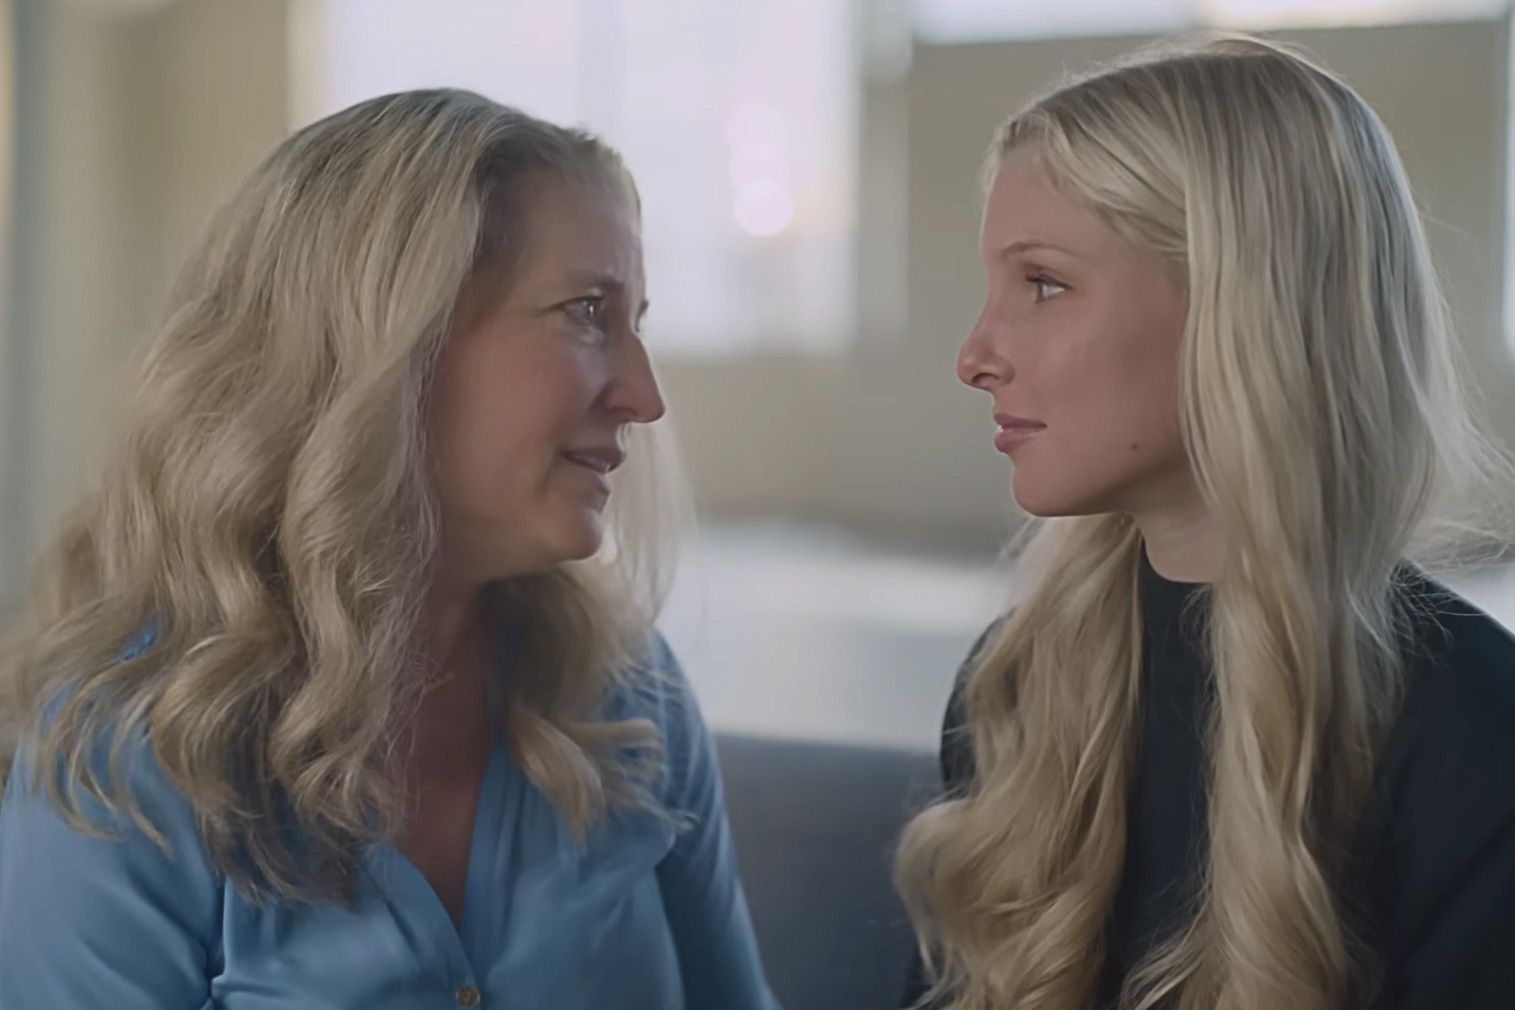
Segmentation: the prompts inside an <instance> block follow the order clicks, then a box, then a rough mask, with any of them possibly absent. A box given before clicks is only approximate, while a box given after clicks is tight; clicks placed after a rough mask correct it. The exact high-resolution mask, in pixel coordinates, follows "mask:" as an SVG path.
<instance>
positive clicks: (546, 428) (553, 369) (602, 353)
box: [429, 178, 664, 585]
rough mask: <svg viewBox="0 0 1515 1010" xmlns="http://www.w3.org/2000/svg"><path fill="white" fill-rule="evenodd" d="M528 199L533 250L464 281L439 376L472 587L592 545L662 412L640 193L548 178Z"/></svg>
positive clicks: (454, 559)
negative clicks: (632, 441)
mask: <svg viewBox="0 0 1515 1010" xmlns="http://www.w3.org/2000/svg"><path fill="white" fill-rule="evenodd" d="M520 199H521V204H522V206H524V207H527V208H529V209H528V210H527V211H526V213H525V214H524V220H523V222H522V224H523V229H522V234H521V236H520V237H521V239H522V241H523V242H524V249H525V255H524V256H523V257H522V258H521V260H520V261H519V263H517V264H516V265H515V266H514V268H513V269H511V270H510V271H509V280H508V282H506V281H503V280H501V279H500V278H499V277H498V276H496V275H495V274H494V273H493V272H491V271H481V272H479V273H478V274H477V275H476V276H475V278H474V279H473V280H471V281H470V282H469V284H468V285H467V286H466V287H465V290H464V293H463V296H462V298H461V299H460V301H459V305H458V310H457V316H456V320H455V322H454V326H453V330H452V332H451V333H450V334H449V335H448V337H447V340H446V342H445V344H444V346H443V348H442V351H441V354H440V357H439V360H438V362H437V367H436V374H435V378H434V380H433V386H432V397H431V406H430V418H429V423H430V439H431V454H432V458H431V464H432V469H433V474H434V478H435V481H436V493H437V497H438V501H439V505H440V511H441V526H442V531H441V532H442V555H443V557H442V560H443V571H444V573H445V577H446V578H447V579H448V580H449V581H452V582H454V583H459V582H461V583H463V584H465V585H473V584H482V583H484V582H487V581H490V580H494V579H502V578H509V577H512V576H516V575H523V574H530V573H534V572H540V571H545V570H547V569H549V568H552V567H553V566H555V565H558V564H560V563H562V562H565V561H570V560H576V559H580V558H586V557H588V556H590V555H591V554H593V553H595V551H596V550H598V549H599V546H600V543H601V540H602V537H603V533H604V530H603V513H604V509H605V505H606V502H607V500H608V498H609V495H610V484H609V480H608V478H609V476H610V473H611V472H612V471H613V470H615V469H616V468H617V467H619V466H620V465H621V463H622V461H623V460H624V459H625V452H626V448H625V444H626V430H627V428H628V426H630V425H632V424H645V423H647V422H650V421H655V420H657V419H658V418H659V417H661V416H662V415H663V412H664V406H663V399H662V396H661V395H660V393H659V391H658V385H657V381H656V379H654V378H653V374H652V368H651V365H650V363H649V361H648V357H647V348H646V347H645V346H644V345H643V343H642V338H641V335H640V332H639V327H640V325H641V319H642V314H643V313H644V312H645V311H646V308H647V305H646V301H645V287H646V284H645V280H644V277H643V273H642V242H641V229H640V222H639V219H638V215H637V211H636V208H635V206H634V205H633V203H632V201H631V198H630V196H629V195H628V194H626V193H625V192H624V190H623V188H622V187H620V186H615V185H610V184H606V185H594V184H581V183H574V182H566V181H562V180H553V179H547V178H542V179H538V180H533V181H532V182H530V183H529V184H528V185H527V187H526V189H525V191H524V192H523V193H522V194H521V195H520Z"/></svg>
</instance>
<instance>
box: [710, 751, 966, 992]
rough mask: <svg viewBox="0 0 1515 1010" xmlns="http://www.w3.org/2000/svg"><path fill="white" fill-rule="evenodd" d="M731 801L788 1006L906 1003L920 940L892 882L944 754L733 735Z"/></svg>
mask: <svg viewBox="0 0 1515 1010" xmlns="http://www.w3.org/2000/svg"><path fill="white" fill-rule="evenodd" d="M717 748H718V750H719V752H720V760H721V767H722V774H723V777H724V779H725V784H726V804H727V809H728V811H729V812H730V816H731V825H732V831H733V833H734V835H735V836H736V845H737V854H738V859H739V861H740V863H741V869H742V878H743V881H744V882H745V884H746V888H747V897H748V901H749V903H750V904H751V906H752V918H753V922H754V925H755V926H756V929H757V933H758V942H759V944H761V946H762V952H763V963H764V966H765V967H766V968H767V971H768V977H769V980H770V981H771V982H772V983H773V988H774V991H775V992H776V993H777V995H778V997H779V999H780V1001H782V1002H783V1004H784V1006H785V1008H786V1010H896V1008H898V1007H899V1005H900V995H901V993H902V991H903V987H904V980H905V970H906V964H907V962H908V958H909V952H910V950H911V945H912V940H911V934H910V929H909V926H908V924H907V922H906V918H905V914H904V911H903V909H902V908H901V907H900V904H899V901H898V899H897V898H896V897H895V895H894V889H893V886H892V885H891V882H890V858H891V855H892V852H893V848H894V844H895V842H896V840H897V838H898V835H899V831H900V828H901V827H902V826H903V825H904V823H905V821H906V819H907V818H908V816H909V815H910V813H911V812H913V811H914V810H917V809H919V808H920V807H921V806H922V805H924V803H925V802H926V801H928V800H929V799H930V797H931V796H932V795H933V794H934V793H935V792H936V790H937V782H938V776H937V771H936V759H935V757H934V755H927V754H918V753H912V752H907V751H894V750H883V749H870V748H860V747H846V746H837V745H830V744H818V743H804V742H793V741H784V740H772V739H764V738H757V737H744V736H734V735H723V736H720V737H718V739H717Z"/></svg>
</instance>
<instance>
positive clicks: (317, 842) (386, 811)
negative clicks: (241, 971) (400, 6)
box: [0, 90, 682, 900]
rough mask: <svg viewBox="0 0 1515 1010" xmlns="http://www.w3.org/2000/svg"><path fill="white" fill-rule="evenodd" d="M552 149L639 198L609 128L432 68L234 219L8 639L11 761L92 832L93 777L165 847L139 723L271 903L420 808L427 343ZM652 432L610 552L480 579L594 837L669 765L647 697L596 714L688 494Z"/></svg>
mask: <svg viewBox="0 0 1515 1010" xmlns="http://www.w3.org/2000/svg"><path fill="white" fill-rule="evenodd" d="M544 175H545V176H547V177H551V178H559V179H563V180H571V181H575V182H577V183H581V184H584V185H609V186H615V187H621V188H622V190H623V191H624V192H625V193H626V194H627V198H628V199H630V200H632V201H635V199H636V198H635V189H634V186H633V185H632V183H631V180H630V177H629V175H628V174H627V172H626V171H625V169H624V167H623V166H622V164H621V161H620V159H619V157H618V156H617V155H616V154H615V152H614V151H612V150H611V149H610V148H609V147H608V146H606V145H605V144H604V143H603V142H601V141H600V140H598V139H596V138H595V137H594V136H592V135H590V134H588V133H584V132H580V131H576V130H570V129H565V128H562V127H558V126H555V125H552V124H550V123H546V122H542V121H540V120H537V119H534V118H532V117H530V116H528V115H526V114H524V113H522V112H519V111H517V110H514V109H510V108H507V107H504V106H501V105H498V104H496V103H494V102H492V101H489V100H487V99H485V98H482V97H480V96H478V95H475V94H472V93H468V92H462V91H452V90H432V91H416V92H408V93H403V94H396V95H390V96H387V97H383V98H377V99H373V100H371V101H367V102H364V103H362V104H359V105H357V106H354V107H352V108H349V109H347V110H346V111H343V112H340V113H338V114H336V115H334V116H331V117H329V118H327V119H324V120H322V121H320V122H318V123H315V124H313V125H311V126H309V127H306V128H305V129H303V130H300V131H299V132H297V133H295V134H294V135H293V136H291V137H290V138H289V139H288V140H286V141H285V142H284V143H283V144H281V145H280V146H279V147H278V148H277V149H275V150H274V151H273V153H272V154H271V155H270V156H269V157H268V158H267V160H266V161H264V162H263V163H262V165H261V166H260V167H258V168H257V169H256V171H254V172H253V174H252V176H251V178H250V179H249V180H248V181H247V182H246V183H245V185H244V186H243V187H242V189H241V190H240V191H239V192H238V193H237V195H236V196H235V197H234V198H233V199H232V200H231V201H230V203H229V204H228V205H227V206H225V207H224V208H223V209H222V210H221V211H220V212H219V213H218V215H217V216H216V217H215V218H214V220H213V221H212V223H211V225H210V227H209V229H208V232H207V234H206V235H205V237H204V239H203V240H202V242H201V244H200V246H199V248H198V249H197V250H196V251H195V252H194V253H193V255H192V256H190V258H189V260H188V261H187V265H186V267H185V269H184V271H183V273H182V275H181V277H180V278H179V280H178V283H177V285H176V287H175V289H174V292H173V294H172V296H171V299H170V304H169V307H168V311H167V314H166V320H165V322H164V323H163V324H162V326H161V328H160V329H159V330H158V331H157V333H156V334H155V335H154V336H153V337H152V339H151V340H150V341H149V342H148V343H147V345H146V347H145V353H144V356H143V358H142V362H141V365H142V368H141V391H140V395H139V397H138V398H137V401H136V404H135V408H134V412H133V414H132V416H131V417H130V418H129V420H128V421H127V423H126V424H125V425H124V428H123V436H122V438H121V441H120V445H119V446H118V447H117V448H116V450H115V451H114V452H113V453H111V455H110V458H111V459H112V463H111V464H110V465H109V467H108V469H107V470H106V472H105V473H104V474H103V475H102V477H101V478H100V480H99V481H98V485H97V486H96V487H95V488H94V489H93V490H92V491H91V492H90V493H89V494H88V495H87V497H86V499H85V501H84V502H83V503H82V504H81V505H80V506H79V507H78V509H77V511H76V512H75V513H74V514H73V515H72V516H71V517H70V518H69V519H68V520H67V521H66V523H65V524H64V526H63V528H62V531H61V533H60V534H59V536H58V538H57V541H56V544H55V545H54V546H53V547H52V549H51V550H50V551H49V552H48V554H47V555H46V556H45V557H44V559H43V561H42V562H41V564H40V568H39V571H38V573H37V576H36V579H35V583H34V593H33V599H32V601H31V605H30V608H29V612H28V613H27V614H26V615H25V616H24V618H23V620H22V621H21V623H20V625H19V627H18V628H17V629H16V631H15V633H14V635H13V636H12V641H11V643H10V644H9V645H8V647H7V648H6V650H5V652H4V655H3V662H4V666H3V669H0V689H3V692H4V693H3V702H4V704H3V709H0V713H3V716H4V722H5V724H6V728H7V729H9V730H10V736H11V745H10V746H9V747H8V748H7V749H6V750H5V752H4V754H3V757H4V764H6V765H7V766H8V765H9V764H10V762H11V761H12V760H13V758H14V755H15V749H16V746H17V745H18V744H20V745H24V746H25V747H26V748H27V751H28V758H29V761H30V762H31V763H32V767H33V772H34V778H36V779H38V780H40V781H41V782H42V783H44V784H45V788H46V790H47V792H48V795H49V797H50V799H51V800H52V802H54V803H55V804H56V805H57V806H58V807H59V808H60V810H62V812H63V813H64V814H65V815H66V816H67V817H68V818H69V820H70V821H71V822H72V823H73V824H74V825H75V826H76V827H78V828H79V829H81V830H93V829H94V825H93V824H91V823H90V822H89V821H88V820H86V819H85V817H84V816H83V814H82V811H81V807H80V805H79V794H78V791H77V789H76V787H82V789H83V790H84V791H85V792H86V793H87V794H89V795H92V796H93V797H95V798H96V799H97V800H100V801H103V802H105V803H107V804H108V805H109V806H111V807H112V808H115V809H122V810H125V811H128V812H129V813H131V814H132V816H134V817H135V818H136V820H137V823H138V824H139V825H141V826H142V828H143V829H144V830H147V831H149V832H150V833H151V834H152V835H153V836H154V837H155V838H156V839H158V840H159V841H160V842H161V841H162V836H161V834H159V833H158V832H157V831H156V829H155V827H154V826H153V825H151V824H150V823H148V822H147V821H146V819H145V818H144V817H143V816H142V814H141V813H140V810H138V809H137V807H136V805H135V804H134V802H133V799H132V796H131V795H130V792H129V790H128V788H127V769H126V768H125V767H124V761H125V755H126V754H127V753H128V748H127V747H126V746H125V745H126V744H127V743H128V742H129V741H131V740H133V739H136V738H139V736H140V734H142V733H143V732H144V731H145V733H146V736H147V738H148V740H150V743H151V748H152V752H153V755H154V756H155V757H156V760H157V761H158V763H159V764H160V765H161V767H162V769H163V771H164V773H165V774H166V776H167V777H168V779H169V780H170V781H171V782H172V783H173V784H174V785H175V786H176V787H177V788H178V789H180V790H181V791H182V792H183V794H184V795H185V797H186V798H187V799H188V801H189V803H190V804H191V806H192V808H193V810H194V812H195V815H196V817H197V820H198V824H199V828H200V831H201V833H202V836H203V839H204V842H205V845H206V848H207V852H208V854H209V856H210V857H211V859H212V861H213V862H214V864H215V865H216V867H217V868H218V869H219V870H220V871H221V872H223V873H224V874H225V875H226V876H227V877H228V878H229V879H231V880H232V881H234V882H235V883H236V884H237V886H238V887H239V888H241V889H243V890H244V892H245V893H247V894H249V895H251V896H253V897H255V898H260V899H261V898H269V897H286V898H294V899H302V900H315V899H318V898H326V897H335V896H341V895H343V894H345V893H347V882H348V880H349V879H350V873H351V870H352V869H353V866H354V863H355V861H356V859H357V858H358V856H359V854H360V853H361V850H362V849H363V847H365V846H366V845H367V844H369V843H371V842H373V841H375V840H378V839H380V838H383V837H387V836H390V835H391V834H392V833H393V832H394V831H395V830H396V829H397V828H398V827H399V825H400V822H401V816H402V811H403V805H404V803H403V796H402V794H401V787H402V783H401V781H400V779H399V777H398V774H397V762H396V761H395V760H394V759H395V757H396V754H395V746H396V741H397V740H398V739H400V738H401V728H402V727H403V726H404V725H405V724H406V722H407V720H408V718H409V717H410V716H411V714H412V713H413V711H414V709H415V706H416V704H417V702H418V698H419V695H420V693H421V692H422V690H423V689H424V685H425V683H426V682H427V680H428V679H429V678H430V677H431V676H432V675H434V674H435V672H436V671H435V670H434V669H429V668H428V664H429V663H430V662H431V661H430V660H429V658H428V657H426V656H424V655H422V654H421V652H420V648H419V644H418V638H419V636H418V634H417V628H418V620H419V616H420V611H421V605H422V599H423V597H424V595H425V593H426V591H427V588H428V585H429V583H430V579H431V572H432V567H433V562H434V558H435V556H436V547H437V510H436V503H435V501H434V500H433V494H432V489H431V482H430V479H429V476H428V469H427V463H426V451H425V440H426V434H425V431H424V430H423V424H422V421H423V417H424V416H425V400H426V397H427V390H428V384H429V380H430V376H431V372H432V366H433V363H434V361H435V359H436V357H437V355H438V351H439V346H440V345H441V343H442V341H443V339H444V337H445V335H446V333H447V332H448V329H449V325H450V321H451V316H452V313H453V310H454V306H455V305H456V304H457V302H458V299H459V295H460V292H461V291H462V290H463V288H464V285H465V283H466V282H467V281H468V280H469V279H470V278H471V277H473V276H474V275H475V274H476V273H477V272H478V271H482V270H505V271H508V270H509V269H510V268H511V267H512V266H513V265H514V264H515V263H516V262H517V261H518V260H519V259H520V258H521V257H522V256H525V255H528V254H529V250H528V249H526V248H524V247H523V243H522V238H521V227H522V215H523V212H524V210H525V207H524V206H523V199H524V197H523V182H524V181H525V180H526V179H527V177H528V176H532V177H541V176H544ZM634 437H636V438H637V439H638V441H639V444H637V445H636V446H634V447H633V450H632V452H631V454H630V460H631V462H630V465H629V466H628V467H627V468H626V470H625V471H624V473H625V476H623V477H620V478H618V480H619V484H618V487H617V493H616V495H615V496H614V498H613V503H614V504H613V506H612V514H611V516H610V518H609V530H610V536H609V538H608V543H607V546H606V548H605V549H604V550H603V551H602V552H601V553H600V555H599V556H597V557H596V558H594V559H591V560H589V561H586V562H581V563H576V564H571V565H566V566H564V567H562V568H560V569H556V570H553V571H549V572H545V573H542V574H540V575H536V576H532V577H526V578H521V579H517V580H512V581H508V582H502V583H500V584H498V585H495V586H493V587H491V588H490V589H489V591H488V592H487V593H486V600H485V606H486V608H487V613H488V615H489V621H490V624H491V632H492V633H493V634H494V635H495V636H496V640H497V643H498V644H499V646H500V648H501V650H502V651H503V652H504V653H506V654H507V660H506V662H507V664H508V667H509V670H508V673H509V677H508V682H507V685H506V687H505V690H504V692H503V697H504V700H505V720H506V738H507V740H508V741H509V746H510V747H511V748H512V753H513V756H514V758H515V759H516V760H517V761H518V762H519V763H520V765H521V766H522V767H523V769H524V770H525V771H526V773H527V774H528V775H529V776H530V777H531V779H532V780H533V781H534V782H535V783H536V784H537V785H538V786H539V787H540V788H541V789H542V790H543V791H544V792H545V793H546V795H547V796H548V797H549V798H550V799H551V800H552V801H553V803H554V804H555V805H556V807H557V808H558V809H559V811H560V812H561V814H562V815H563V816H564V817H565V818H566V819H567V820H568V822H569V823H571V824H572V825H573V827H574V828H575V829H576V830H578V831H579V832H581V833H582V832H583V831H584V830H585V829H587V828H588V827H589V826H590V825H591V824H592V823H593V822H594V821H595V820H596V819H597V818H599V817H600V816H602V815H603V814H605V813H606V812H607V811H608V810H609V809H611V808H613V807H615V806H617V805H622V804H626V803H632V802H637V801H639V799H640V798H641V796H642V794H643V792H644V790H643V788H642V786H643V784H644V782H645V779H646V777H647V775H648V774H649V773H650V769H652V768H653V766H654V765H655V763H656V762H657V760H658V757H657V753H656V751H657V748H656V739H655V735H654V733H653V729H652V727H651V725H650V724H649V723H647V722H645V720H644V721H631V722H608V721H601V720H599V719H598V718H597V711H598V706H599V705H600V703H601V701H602V700H603V699H604V698H605V697H606V695H607V692H608V691H609V690H610V689H611V687H612V685H613V684H614V683H615V681H616V678H617V676H618V674H617V672H616V671H623V670H625V669H626V668H627V667H628V664H630V663H632V662H634V661H635V660H637V659H638V658H639V657H640V656H641V655H642V654H643V652H644V650H645V649H646V647H647V645H648V641H649V635H650V630H651V623H652V620H653V617H654V615H655V613H656V611H657V609H658V607H659V605H660V602H661V599H662V595H663V591H664V589H665V583H666V574H667V566H666V564H664V563H661V562H665V561H666V556H665V555H663V554H661V553H660V547H661V545H662V544H664V543H666V537H665V536H664V534H666V533H667V532H669V529H668V527H669V525H670V522H671V521H674V520H676V517H677V516H678V515H679V514H680V513H679V510H678V508H676V507H670V506H678V505H681V504H682V498H681V497H680V496H679V495H678V494H677V490H678V484H677V481H676V474H671V473H670V472H669V470H668V467H669V465H670V463H671V462H672V461H671V460H670V457H669V456H668V454H667V453H666V451H665V450H656V451H654V447H653V445H652V441H653V440H655V438H656V435H655V433H654V432H639V433H637V435H636V436H634ZM670 488H672V489H673V490H674V492H675V494H674V495H673V496H671V497H670V496H668V495H667V494H666V492H667V491H668V490H669V489H670ZM144 632H148V634H144ZM144 645H145V648H144V647H143V646H144ZM123 657H126V658H125V661H123ZM44 715H45V716H46V717H45V718H44ZM101 748H108V750H106V751H105V753H108V754H109V755H110V761H109V765H108V769H109V770H108V773H107V774H103V775H102V774H98V773H97V760H98V757H99V755H100V754H101V753H102V751H101ZM55 770H56V773H55ZM34 784H35V783H34ZM296 839H297V840H296Z"/></svg>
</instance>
